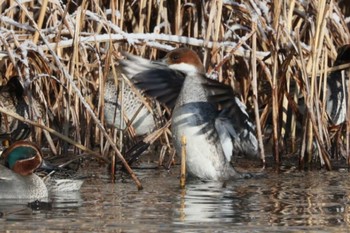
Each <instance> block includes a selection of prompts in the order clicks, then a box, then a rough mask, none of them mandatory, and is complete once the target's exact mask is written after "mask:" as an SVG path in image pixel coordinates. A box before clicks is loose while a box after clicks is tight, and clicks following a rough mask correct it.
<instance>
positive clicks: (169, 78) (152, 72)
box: [120, 48, 258, 180]
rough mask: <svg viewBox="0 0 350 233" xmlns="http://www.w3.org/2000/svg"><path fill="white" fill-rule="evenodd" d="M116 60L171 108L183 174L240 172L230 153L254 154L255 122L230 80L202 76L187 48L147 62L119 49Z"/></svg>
mask: <svg viewBox="0 0 350 233" xmlns="http://www.w3.org/2000/svg"><path fill="white" fill-rule="evenodd" d="M125 56H126V58H127V59H126V60H121V61H120V63H121V66H122V67H123V70H124V72H125V73H126V74H127V76H128V77H131V80H132V82H133V83H134V84H135V86H136V87H137V88H139V89H141V90H143V92H144V93H145V94H146V95H149V96H151V97H154V98H156V99H157V100H158V101H160V102H162V103H163V104H165V105H166V106H167V107H169V108H173V115H172V135H173V143H174V147H175V150H176V152H177V153H178V154H180V152H181V138H182V137H183V136H184V137H185V138H186V140H187V145H186V152H187V157H186V167H187V172H188V175H190V176H193V177H196V178H199V179H202V180H227V179H230V178H236V177H242V176H244V174H241V173H238V172H237V171H236V170H235V169H234V167H233V166H232V164H231V158H232V156H233V154H248V155H253V156H256V155H257V154H258V143H257V139H256V137H255V127H254V125H253V123H252V122H251V121H250V119H249V116H248V114H247V112H246V107H245V105H244V104H243V103H242V102H241V101H240V100H239V98H238V95H237V94H236V93H234V90H233V89H232V87H231V86H227V85H224V84H222V83H220V82H218V81H216V80H213V79H210V78H208V77H207V76H206V74H205V70H204V66H203V64H202V62H201V60H200V58H199V56H198V55H197V54H196V53H195V52H194V51H192V50H190V49H188V48H178V49H175V50H172V51H170V52H169V53H168V54H167V55H166V56H165V57H164V58H163V59H162V60H161V61H154V62H151V61H149V60H146V59H142V58H139V57H136V56H133V55H130V54H125Z"/></svg>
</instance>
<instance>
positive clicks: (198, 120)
mask: <svg viewBox="0 0 350 233" xmlns="http://www.w3.org/2000/svg"><path fill="white" fill-rule="evenodd" d="M179 110H180V111H179ZM204 110H205V109H204ZM201 111H203V109H202V110H200V109H198V108H193V106H191V105H187V106H186V107H184V106H182V107H181V108H180V109H177V111H174V113H173V122H172V133H173V139H174V146H175V149H176V152H177V153H178V155H179V156H180V155H181V147H182V146H181V138H182V137H183V136H185V137H186V141H187V143H186V167H187V172H188V174H189V175H192V176H194V177H198V178H200V179H205V180H219V179H220V178H222V177H223V175H224V173H225V172H226V171H225V170H227V169H230V168H228V167H230V165H229V164H227V162H226V161H225V158H224V155H223V151H222V147H221V144H220V142H219V140H218V137H217V135H216V132H215V129H214V128H213V127H214V124H212V125H209V124H206V123H205V122H211V121H210V113H208V112H206V116H205V117H204V118H203V114H204V113H203V112H201ZM179 113H181V114H179ZM208 118H209V119H208ZM204 127H205V128H204ZM208 129H210V130H209V131H208ZM209 134H210V137H208V136H209ZM209 138H210V139H209ZM232 171H233V172H234V170H233V168H232Z"/></svg>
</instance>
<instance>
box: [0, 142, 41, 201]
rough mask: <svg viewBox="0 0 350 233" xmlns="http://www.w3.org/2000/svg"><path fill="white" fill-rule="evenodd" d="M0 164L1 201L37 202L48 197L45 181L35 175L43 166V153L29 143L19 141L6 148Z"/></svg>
mask: <svg viewBox="0 0 350 233" xmlns="http://www.w3.org/2000/svg"><path fill="white" fill-rule="evenodd" d="M1 157H2V159H3V160H4V161H5V163H4V165H1V164H0V199H26V200H27V199H28V200H37V199H44V198H47V197H48V190H47V187H46V185H45V183H44V181H43V180H42V179H41V178H40V177H39V176H37V175H36V174H34V171H35V170H36V169H38V168H39V167H40V166H41V164H42V161H43V159H42V152H41V150H40V149H39V148H38V146H37V145H36V144H34V143H32V142H29V141H17V142H14V143H13V144H11V145H10V146H9V147H8V148H6V149H5V150H4V151H3V153H2V155H1Z"/></svg>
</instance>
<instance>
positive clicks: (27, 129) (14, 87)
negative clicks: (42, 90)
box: [0, 76, 32, 142]
mask: <svg viewBox="0 0 350 233" xmlns="http://www.w3.org/2000/svg"><path fill="white" fill-rule="evenodd" d="M0 103H1V107H4V108H6V109H8V110H10V111H12V112H15V113H17V114H19V115H21V116H23V117H24V118H29V106H28V104H27V103H26V101H25V99H24V88H23V85H22V83H21V81H20V77H18V76H14V77H11V78H10V79H9V81H8V82H7V83H6V85H3V86H0ZM31 130H32V128H31V126H30V125H29V124H27V123H25V122H22V121H19V120H17V119H15V118H13V117H11V116H8V115H6V114H4V113H0V140H1V141H3V140H4V139H8V140H9V141H10V142H15V141H19V140H24V139H27V138H28V137H29V135H30V133H31Z"/></svg>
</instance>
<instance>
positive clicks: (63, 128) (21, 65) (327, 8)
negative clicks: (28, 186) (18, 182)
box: [0, 0, 350, 185]
mask: <svg viewBox="0 0 350 233" xmlns="http://www.w3.org/2000/svg"><path fill="white" fill-rule="evenodd" d="M0 12H1V15H0V61H1V62H0V68H1V71H2V72H1V74H0V82H1V83H2V84H5V83H6V82H7V80H9V78H11V77H12V76H15V75H18V76H20V77H21V79H22V81H23V83H24V86H25V87H26V88H27V89H28V90H30V91H28V92H27V93H28V94H27V98H28V100H29V101H30V99H31V98H35V99H36V100H37V101H38V102H39V103H40V104H41V105H42V106H43V109H44V111H43V114H37V116H36V117H35V114H34V117H33V120H34V121H35V122H37V124H35V131H36V134H33V136H32V137H33V140H34V141H36V142H38V143H45V145H47V146H49V147H50V148H51V151H52V152H53V153H54V154H62V152H64V151H66V150H67V148H74V150H75V151H76V152H79V151H80V150H86V151H88V153H90V154H98V157H103V158H104V159H105V160H108V161H110V160H111V157H110V156H109V154H108V152H109V151H110V148H111V147H112V150H113V151H114V152H116V153H117V155H118V157H119V160H122V161H123V163H124V165H125V166H127V165H126V162H125V160H124V159H123V155H122V153H121V146H122V145H123V141H121V139H122V138H123V137H122V136H121V135H119V134H113V130H112V132H110V131H109V130H107V131H106V128H105V124H104V116H103V108H104V101H103V95H104V83H105V80H106V77H107V75H108V73H109V72H110V69H111V67H114V66H115V65H117V64H118V60H119V59H120V58H121V55H120V53H119V51H120V50H126V51H129V52H131V53H134V54H137V55H141V56H144V57H147V58H150V59H156V58H159V57H162V56H163V55H164V54H165V52H166V51H169V50H171V49H173V48H175V47H180V46H188V47H191V48H193V49H194V50H196V51H198V52H199V53H200V54H201V55H202V56H201V58H202V60H203V63H204V65H205V67H206V68H207V72H208V74H209V75H211V76H215V77H217V78H218V79H219V80H221V81H222V82H226V83H227V84H230V83H232V86H233V88H235V89H236V90H237V91H239V92H240V94H241V96H242V100H243V102H245V103H246V104H247V106H248V109H250V110H251V111H250V112H251V114H252V119H255V121H256V125H257V134H258V137H259V142H260V152H261V158H262V161H264V163H265V154H266V155H269V154H272V155H273V158H274V161H275V162H276V163H277V164H279V163H280V162H281V161H283V159H284V158H287V157H290V156H292V157H293V158H296V160H295V161H299V162H300V164H301V165H305V164H311V162H312V161H315V160H317V161H320V163H316V164H321V165H322V166H325V167H326V168H327V169H331V167H332V161H333V160H334V159H343V158H345V159H347V158H349V156H348V155H349V135H350V134H349V132H350V125H349V124H347V123H344V124H341V125H340V126H336V127H335V126H333V125H331V124H330V123H329V121H328V120H327V115H326V114H325V113H326V111H325V103H324V101H325V100H324V98H322V96H326V95H325V92H326V91H327V90H326V89H327V88H326V85H325V83H326V78H327V75H328V73H329V70H330V67H331V66H332V64H333V62H334V60H335V58H336V56H337V48H338V47H340V46H342V45H344V44H347V43H350V41H349V39H350V38H349V28H348V25H347V24H349V21H350V20H349V18H346V16H347V15H348V14H349V7H348V6H346V4H345V1H340V2H339V4H338V2H337V1H333V0H331V1H326V0H310V1H296V0H291V1H286V0H278V1H277V0H262V1H261V0H250V1H248V0H246V1H245V0H241V1H229V0H228V1H223V0H213V1H197V0H193V1H180V0H176V1H164V0H148V1H146V0H139V1H131V0H117V1H102V0H95V1H85V0H79V1H70V0H68V1H62V2H59V1H46V0H43V1H42V2H41V4H40V3H38V2H37V1H30V0H28V1H17V0H8V1H1V2H0ZM231 81H232V82H231ZM302 98H303V99H304V102H305V106H306V109H307V111H306V112H307V114H306V113H301V112H300V111H299V110H298V108H297V106H298V105H300V100H301V99H302ZM0 111H1V112H5V113H6V109H0ZM348 117H349V116H348ZM40 122H41V123H40ZM42 122H44V123H42ZM164 122H167V119H164ZM347 122H348V121H347ZM287 123H288V124H287ZM43 124H45V127H43V126H40V125H43ZM46 127H49V128H50V129H51V131H48V130H47V128H46ZM53 131H54V132H56V133H55V134H52V132H53ZM48 132H49V133H48ZM50 133H51V134H50ZM170 134H171V132H169V130H168V129H167V128H165V129H164V128H163V130H162V131H160V132H158V134H157V135H156V136H155V137H154V138H152V139H150V141H151V142H152V143H153V142H154V141H155V140H156V139H158V140H159V141H160V142H161V143H163V145H164V146H165V147H166V148H167V149H166V150H168V151H171V145H170V144H171V143H170V142H169V136H170ZM61 135H62V136H61ZM67 138H69V140H68V139H67ZM72 144H73V145H75V147H72V146H71V145H72ZM77 145H79V146H77ZM88 148H89V149H88ZM91 149H94V152H93V153H92V152H91V151H90V150H91ZM270 149H272V150H270ZM265 150H267V151H271V152H267V153H265V152H264V151H265ZM334 151H336V153H335V152H334ZM314 164H315V163H314ZM129 172H130V173H131V174H133V173H132V171H131V169H129ZM134 178H135V180H137V178H136V177H134ZM139 185H140V184H139Z"/></svg>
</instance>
